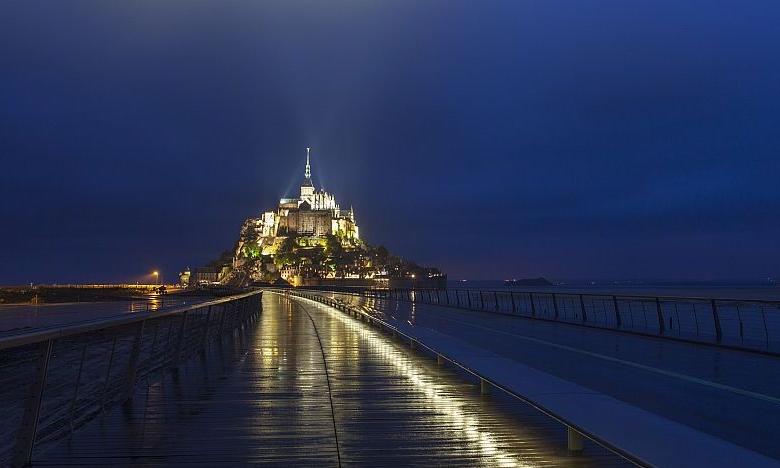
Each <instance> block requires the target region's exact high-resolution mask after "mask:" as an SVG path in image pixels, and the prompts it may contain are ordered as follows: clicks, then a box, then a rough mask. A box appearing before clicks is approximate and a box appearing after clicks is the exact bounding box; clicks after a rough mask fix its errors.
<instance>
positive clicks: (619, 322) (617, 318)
mask: <svg viewBox="0 0 780 468" xmlns="http://www.w3.org/2000/svg"><path fill="white" fill-rule="evenodd" d="M612 304H613V305H614V306H615V324H616V325H617V328H620V327H622V326H623V320H622V319H621V318H620V306H618V300H617V296H612Z"/></svg>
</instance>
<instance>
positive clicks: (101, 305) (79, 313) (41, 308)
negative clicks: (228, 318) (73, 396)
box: [0, 295, 210, 335]
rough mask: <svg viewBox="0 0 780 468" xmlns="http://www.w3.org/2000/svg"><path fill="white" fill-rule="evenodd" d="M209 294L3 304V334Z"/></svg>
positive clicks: (186, 302) (166, 305) (0, 308)
mask: <svg viewBox="0 0 780 468" xmlns="http://www.w3.org/2000/svg"><path fill="white" fill-rule="evenodd" d="M208 299H210V298H209V297H185V298H172V297H170V296H166V297H165V298H164V302H163V299H161V298H160V296H158V295H150V296H149V298H148V299H142V300H140V299H139V300H135V301H111V302H77V303H67V304H38V305H34V304H18V305H3V306H0V334H2V335H15V334H19V333H27V332H30V331H33V330H38V329H42V328H50V327H58V326H63V325H72V324H77V323H84V322H90V321H94V320H100V319H107V318H112V317H119V316H122V315H126V314H133V313H138V312H145V311H147V310H160V309H162V308H170V307H179V306H184V305H189V304H196V303H199V302H204V301H206V300H208Z"/></svg>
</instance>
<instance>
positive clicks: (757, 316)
mask: <svg viewBox="0 0 780 468" xmlns="http://www.w3.org/2000/svg"><path fill="white" fill-rule="evenodd" d="M360 295H362V296H365V297H374V298H385V299H395V300H402V301H410V302H415V303H421V304H435V305H442V306H448V307H456V308H461V309H468V310H475V311H484V312H493V313H499V314H505V315H512V316H519V317H527V318H534V319H539V320H547V321H555V322H565V323H570V324H576V325H583V326H589V327H595V328H604V329H610V330H618V331H623V332H628V333H636V334H642V335H648V336H655V337H663V338H670V339H677V340H684V341H693V342H697V343H705V344H712V345H718V346H724V347H731V348H736V349H743V350H750V351H757V352H762V353H767V354H773V355H780V301H762V300H745V299H713V298H705V297H674V296H630V295H619V294H615V295H612V294H588V293H582V294H578V293H557V292H550V291H543V292H518V291H483V290H476V289H388V290H376V289H375V290H364V291H362V292H361V293H360Z"/></svg>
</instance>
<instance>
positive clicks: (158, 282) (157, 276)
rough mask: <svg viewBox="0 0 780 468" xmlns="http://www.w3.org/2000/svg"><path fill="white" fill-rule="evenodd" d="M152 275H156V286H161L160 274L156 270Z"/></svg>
mask: <svg viewBox="0 0 780 468" xmlns="http://www.w3.org/2000/svg"><path fill="white" fill-rule="evenodd" d="M152 274H153V275H154V284H155V285H157V286H159V285H160V272H159V271H157V270H155V271H153V272H152Z"/></svg>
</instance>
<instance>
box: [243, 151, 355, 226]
mask: <svg viewBox="0 0 780 468" xmlns="http://www.w3.org/2000/svg"><path fill="white" fill-rule="evenodd" d="M309 152H310V148H306V170H305V172H304V178H303V183H302V184H301V192H300V195H299V196H298V197H297V198H282V199H280V200H279V208H278V209H276V210H274V211H266V212H265V213H263V214H262V216H261V217H260V218H256V219H255V220H254V223H255V229H257V231H258V233H259V234H260V236H262V237H272V236H285V235H290V234H297V235H300V236H327V235H330V234H332V235H335V236H337V237H339V238H346V239H356V240H357V239H360V234H359V231H358V226H357V224H356V223H355V211H354V210H353V209H352V208H350V209H349V210H342V209H341V208H340V207H339V204H338V203H336V198H335V197H334V196H333V195H331V194H329V193H328V192H326V191H325V190H322V189H320V190H317V189H316V188H315V187H314V183H313V182H312V180H311V163H310V159H309Z"/></svg>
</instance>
